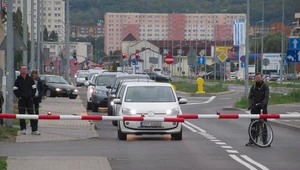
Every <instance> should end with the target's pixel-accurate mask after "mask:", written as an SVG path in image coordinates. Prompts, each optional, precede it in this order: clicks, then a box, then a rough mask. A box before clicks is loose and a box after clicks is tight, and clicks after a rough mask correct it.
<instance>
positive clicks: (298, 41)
mask: <svg viewBox="0 0 300 170" xmlns="http://www.w3.org/2000/svg"><path fill="white" fill-rule="evenodd" d="M290 49H291V50H292V49H300V38H290Z"/></svg>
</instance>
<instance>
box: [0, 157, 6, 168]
mask: <svg viewBox="0 0 300 170" xmlns="http://www.w3.org/2000/svg"><path fill="white" fill-rule="evenodd" d="M6 159H7V158H6V157H0V169H1V170H6V169H7V163H6Z"/></svg>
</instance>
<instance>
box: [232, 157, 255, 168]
mask: <svg viewBox="0 0 300 170" xmlns="http://www.w3.org/2000/svg"><path fill="white" fill-rule="evenodd" d="M229 156H230V157H231V158H232V159H234V160H236V161H237V162H239V163H240V164H242V165H244V166H245V167H247V168H249V169H250V170H257V169H256V168H255V167H253V166H252V165H250V164H248V163H247V162H245V161H243V160H242V159H240V158H239V157H237V156H236V155H232V154H229Z"/></svg>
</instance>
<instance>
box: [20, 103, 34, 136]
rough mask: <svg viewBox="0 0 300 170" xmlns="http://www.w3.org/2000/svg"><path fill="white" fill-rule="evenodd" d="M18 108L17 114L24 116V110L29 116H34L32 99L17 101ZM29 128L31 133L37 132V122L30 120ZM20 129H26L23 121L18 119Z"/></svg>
mask: <svg viewBox="0 0 300 170" xmlns="http://www.w3.org/2000/svg"><path fill="white" fill-rule="evenodd" d="M18 108H19V114H25V111H26V110H27V113H28V114H29V115H33V114H34V113H33V100H32V99H23V98H22V99H19V102H18ZM30 126H31V131H32V132H34V131H37V120H33V119H30ZM20 128H21V130H24V129H26V123H25V120H24V119H20Z"/></svg>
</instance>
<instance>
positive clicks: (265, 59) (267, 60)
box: [263, 58, 270, 66]
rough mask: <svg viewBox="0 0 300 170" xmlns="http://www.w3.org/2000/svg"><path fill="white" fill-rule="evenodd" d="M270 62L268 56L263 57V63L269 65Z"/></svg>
mask: <svg viewBox="0 0 300 170" xmlns="http://www.w3.org/2000/svg"><path fill="white" fill-rule="evenodd" d="M269 64H270V60H269V59H268V58H264V59H263V65H264V66H268V65H269Z"/></svg>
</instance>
